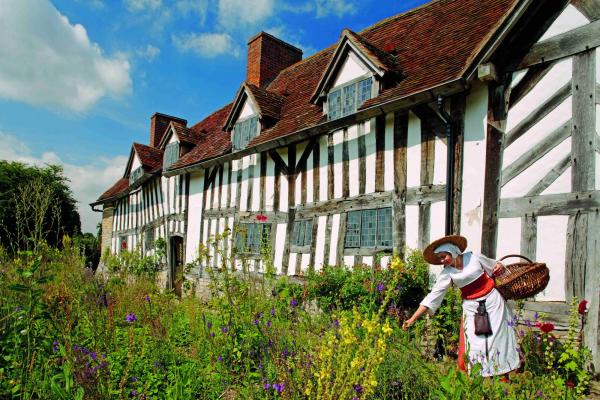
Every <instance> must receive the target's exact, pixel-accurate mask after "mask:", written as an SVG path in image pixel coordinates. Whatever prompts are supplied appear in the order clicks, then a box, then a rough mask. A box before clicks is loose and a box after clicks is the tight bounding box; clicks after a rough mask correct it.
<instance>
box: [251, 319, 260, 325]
mask: <svg viewBox="0 0 600 400" xmlns="http://www.w3.org/2000/svg"><path fill="white" fill-rule="evenodd" d="M259 322H260V321H259V320H257V319H255V320H253V321H252V323H253V324H254V325H256V326H258V324H259Z"/></svg>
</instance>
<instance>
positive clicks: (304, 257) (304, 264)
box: [298, 253, 310, 274]
mask: <svg viewBox="0 0 600 400" xmlns="http://www.w3.org/2000/svg"><path fill="white" fill-rule="evenodd" d="M298 258H300V260H299V262H300V271H301V273H302V274H304V273H306V271H308V267H309V263H310V253H304V254H298Z"/></svg>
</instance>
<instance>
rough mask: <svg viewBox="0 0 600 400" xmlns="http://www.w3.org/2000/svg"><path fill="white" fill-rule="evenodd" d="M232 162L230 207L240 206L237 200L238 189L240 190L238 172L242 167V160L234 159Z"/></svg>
mask: <svg viewBox="0 0 600 400" xmlns="http://www.w3.org/2000/svg"><path fill="white" fill-rule="evenodd" d="M231 164H232V170H231V199H229V200H230V202H229V207H238V205H237V204H236V201H237V191H238V185H237V174H238V170H239V169H240V168H241V164H242V162H241V160H232V161H231Z"/></svg>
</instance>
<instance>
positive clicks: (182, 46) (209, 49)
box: [172, 33, 240, 58]
mask: <svg viewBox="0 0 600 400" xmlns="http://www.w3.org/2000/svg"><path fill="white" fill-rule="evenodd" d="M172 40H173V43H174V44H175V46H176V47H177V48H178V49H179V51H182V52H192V53H195V54H197V55H199V56H200V57H205V58H214V57H217V56H221V55H232V56H234V57H239V56H240V48H239V46H238V45H237V44H236V43H235V42H234V40H233V39H232V37H231V36H230V35H229V34H227V33H201V34H195V33H189V34H186V35H181V36H173V37H172Z"/></svg>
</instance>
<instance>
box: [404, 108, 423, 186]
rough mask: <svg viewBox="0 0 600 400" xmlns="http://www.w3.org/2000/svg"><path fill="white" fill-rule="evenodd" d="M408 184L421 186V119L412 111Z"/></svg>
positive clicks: (408, 148)
mask: <svg viewBox="0 0 600 400" xmlns="http://www.w3.org/2000/svg"><path fill="white" fill-rule="evenodd" d="M406 185H407V186H408V187H413V186H421V120H420V119H419V118H418V117H417V116H416V115H415V114H414V113H412V112H409V113H408V137H407V142H406Z"/></svg>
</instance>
